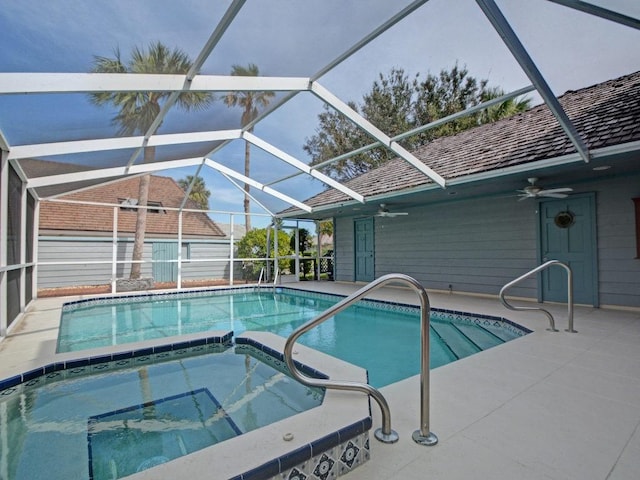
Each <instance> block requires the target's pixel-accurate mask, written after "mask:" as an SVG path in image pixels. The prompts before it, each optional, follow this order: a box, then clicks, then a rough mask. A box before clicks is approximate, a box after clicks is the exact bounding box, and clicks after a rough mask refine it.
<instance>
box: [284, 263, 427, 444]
mask: <svg viewBox="0 0 640 480" xmlns="http://www.w3.org/2000/svg"><path fill="white" fill-rule="evenodd" d="M392 282H396V283H397V282H399V283H405V284H407V285H409V286H410V287H411V288H412V289H413V290H414V291H415V292H416V293H417V294H418V296H419V297H420V318H421V327H420V328H421V332H420V342H421V351H422V354H421V362H420V363H421V371H420V403H421V408H420V428H419V429H418V430H416V431H415V432H413V439H414V441H415V442H416V443H419V444H421V445H435V444H436V443H438V437H436V435H435V434H433V433H432V432H430V431H429V309H430V306H429V296H428V295H427V292H426V290H425V289H424V287H423V286H422V285H421V284H420V283H419V282H418V281H417V280H415V279H414V278H412V277H410V276H408V275H404V274H401V273H391V274H388V275H384V276H382V277H380V278H378V279H377V280H374V281H373V282H371V283H369V284H368V285H366V286H364V287H363V288H361V289H360V290H358V291H356V292H355V293H352V294H351V295H349V296H348V297H346V298H345V299H343V300H341V301H340V302H338V303H336V304H335V305H334V306H332V307H331V308H328V309H327V310H325V311H324V312H322V313H321V314H320V315H318V316H317V317H316V318H313V319H311V320H309V321H308V322H307V323H305V324H304V325H301V326H300V327H298V328H297V329H295V330H294V331H293V332H292V333H291V335H289V338H287V341H286V342H285V345H284V359H285V361H286V363H287V366H288V367H289V370H290V371H291V375H292V376H293V377H294V378H295V379H296V380H298V381H299V382H301V383H303V384H305V385H309V386H312V387H321V388H329V389H336V390H353V391H358V392H362V393H366V394H367V395H369V396H371V397H373V399H374V400H375V401H376V402H377V403H378V405H379V406H380V410H381V412H382V427H381V428H378V429H377V430H376V431H375V432H374V435H375V437H376V438H377V439H378V440H380V441H381V442H384V443H394V442H397V441H398V434H397V433H396V432H395V431H394V430H392V428H391V412H390V409H389V404H388V403H387V400H386V399H385V398H384V396H383V395H382V393H380V391H379V390H378V389H376V388H374V387H372V386H371V385H369V384H368V383H360V382H351V381H339V380H326V379H318V378H312V377H308V376H306V375H304V374H303V373H302V372H300V370H298V368H297V366H296V364H295V362H294V361H293V357H292V354H293V346H294V344H295V342H296V340H297V339H298V338H299V337H300V336H301V335H303V334H304V333H306V332H308V331H309V330H311V329H312V328H314V327H316V326H317V325H319V324H321V323H322V322H324V321H326V320H328V319H329V318H330V317H332V316H333V315H336V314H337V313H339V312H341V311H342V310H344V309H345V308H347V307H349V306H351V305H352V304H354V303H355V302H357V301H358V300H360V299H362V298H363V297H365V296H366V295H367V294H368V293H369V292H371V291H373V290H376V289H378V288H380V287H382V286H384V285H386V284H388V283H392Z"/></svg>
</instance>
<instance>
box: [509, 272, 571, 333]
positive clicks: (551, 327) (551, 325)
mask: <svg viewBox="0 0 640 480" xmlns="http://www.w3.org/2000/svg"><path fill="white" fill-rule="evenodd" d="M554 265H558V266H560V267H562V268H564V269H565V270H566V271H567V308H568V319H567V322H568V326H567V329H566V330H565V331H566V332H571V333H578V332H577V331H576V330H574V329H573V272H572V271H571V267H570V266H569V265H567V264H565V263H562V262H561V261H560V260H549V261H548V262H545V263H543V264H542V265H540V266H538V267H536V268H534V269H533V270H530V271H529V272H527V273H525V274H524V275H521V276H519V277H518V278H516V279H515V280H512V281H510V282H509V283H507V284H506V285H505V286H504V287H502V289H501V290H500V293H499V294H498V297H499V298H500V301H501V302H502V304H503V305H504V306H505V307H507V308H508V309H509V310H515V311H523V310H540V311H541V312H543V313H544V314H545V315H546V316H547V318H548V319H549V328H547V330H549V331H551V332H557V331H558V330H557V329H556V325H555V321H554V320H553V315H551V313H549V311H547V310H545V309H544V308H541V307H514V306H513V305H511V304H509V303H508V302H507V300H506V299H505V298H504V295H505V292H506V291H507V290H508V289H509V288H511V287H512V286H514V285H515V284H517V283H520V282H521V281H522V280H524V279H525V278H528V277H530V276H531V275H534V274H536V273H538V272H540V271H542V270H545V269H547V268H549V267H552V266H554Z"/></svg>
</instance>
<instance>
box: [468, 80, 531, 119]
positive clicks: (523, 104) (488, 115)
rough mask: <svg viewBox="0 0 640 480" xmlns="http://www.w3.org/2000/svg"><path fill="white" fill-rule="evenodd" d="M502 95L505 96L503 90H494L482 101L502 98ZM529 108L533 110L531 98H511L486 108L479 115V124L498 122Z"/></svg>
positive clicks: (490, 90)
mask: <svg viewBox="0 0 640 480" xmlns="http://www.w3.org/2000/svg"><path fill="white" fill-rule="evenodd" d="M502 95H504V91H503V90H502V89H501V88H492V89H489V91H488V92H487V93H486V94H485V95H484V97H483V98H482V101H483V102H486V101H489V100H491V99H494V98H498V97H501V96H502ZM529 108H531V99H530V98H526V97H525V98H522V99H516V98H509V99H507V100H505V101H504V102H501V103H499V104H497V105H493V106H492V107H489V108H486V109H485V110H484V111H482V112H481V113H480V114H479V116H478V121H479V123H491V122H497V121H498V120H501V119H503V118H507V117H511V116H512V115H515V114H517V113H522V112H526V111H527V110H529Z"/></svg>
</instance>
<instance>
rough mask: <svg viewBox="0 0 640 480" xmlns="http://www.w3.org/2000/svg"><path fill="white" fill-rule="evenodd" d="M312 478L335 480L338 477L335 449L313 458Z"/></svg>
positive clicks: (315, 479) (312, 479)
mask: <svg viewBox="0 0 640 480" xmlns="http://www.w3.org/2000/svg"><path fill="white" fill-rule="evenodd" d="M311 465H312V466H313V468H312V469H311V476H310V477H309V478H310V479H311V480H334V479H336V478H338V468H337V461H336V458H335V452H334V449H331V451H330V452H327V453H322V454H320V455H318V456H317V457H314V458H312V459H311Z"/></svg>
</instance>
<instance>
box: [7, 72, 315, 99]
mask: <svg viewBox="0 0 640 480" xmlns="http://www.w3.org/2000/svg"><path fill="white" fill-rule="evenodd" d="M187 85H188V88H187ZM308 89H309V78H306V77H240V76H231V75H196V76H195V77H194V78H193V80H192V81H191V82H188V81H187V76H186V75H166V74H150V73H148V74H147V73H136V74H132V73H0V94H2V95H8V94H28V93H93V92H137V91H140V92H185V91H204V92H230V91H243V92H244V91H273V92H278V91H306V90H308Z"/></svg>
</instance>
